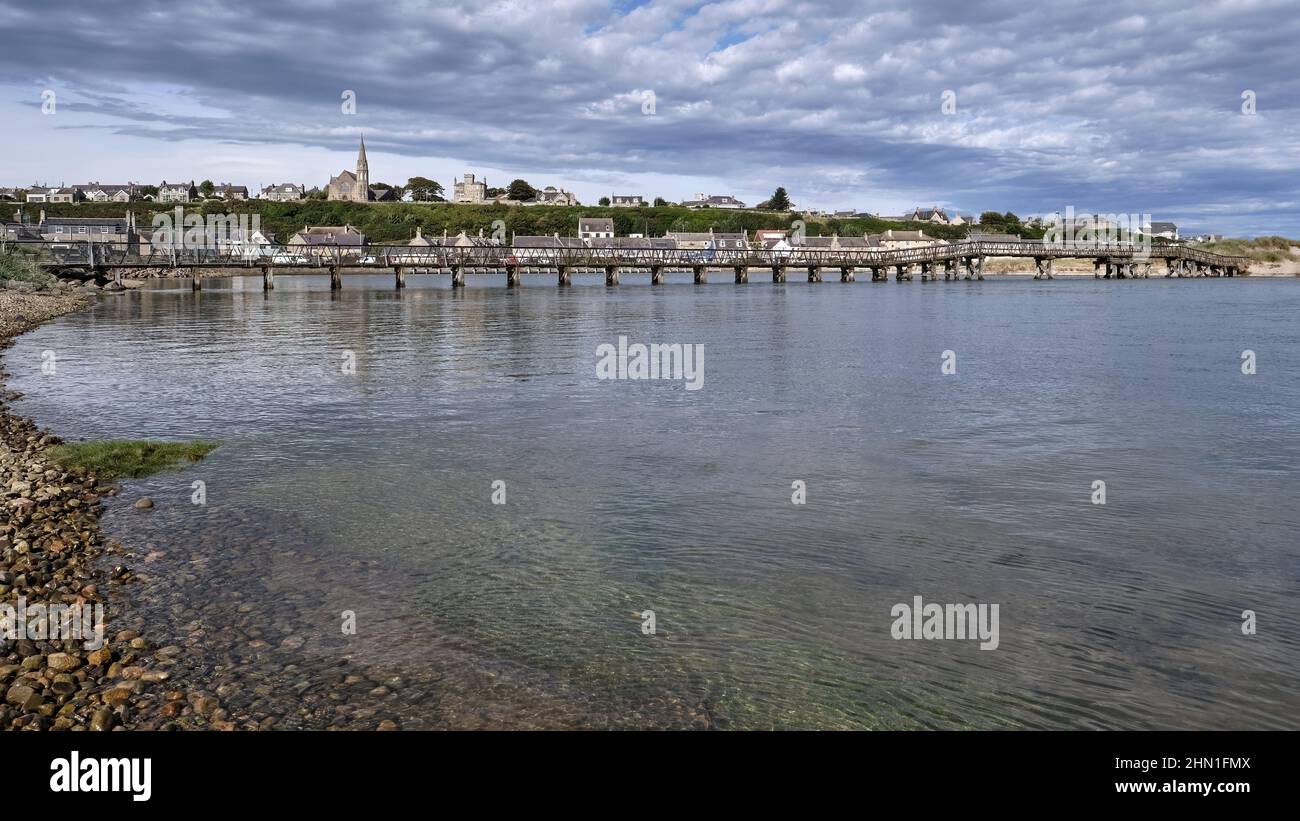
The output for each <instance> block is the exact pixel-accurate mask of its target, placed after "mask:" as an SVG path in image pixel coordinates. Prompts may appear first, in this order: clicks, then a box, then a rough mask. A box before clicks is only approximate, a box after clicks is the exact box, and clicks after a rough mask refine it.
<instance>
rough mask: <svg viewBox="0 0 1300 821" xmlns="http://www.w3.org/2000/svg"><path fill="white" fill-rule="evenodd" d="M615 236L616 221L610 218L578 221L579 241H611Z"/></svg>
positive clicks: (586, 218)
mask: <svg viewBox="0 0 1300 821" xmlns="http://www.w3.org/2000/svg"><path fill="white" fill-rule="evenodd" d="M612 236H614V220H612V219H609V218H608V217H582V218H580V219H579V220H578V239H609V238H610V237H612Z"/></svg>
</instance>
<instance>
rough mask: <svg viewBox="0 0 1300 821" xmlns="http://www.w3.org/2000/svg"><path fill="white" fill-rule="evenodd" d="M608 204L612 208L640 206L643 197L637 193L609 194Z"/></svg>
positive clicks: (642, 202)
mask: <svg viewBox="0 0 1300 821" xmlns="http://www.w3.org/2000/svg"><path fill="white" fill-rule="evenodd" d="M609 204H610V205H611V206H612V207H614V208H640V207H641V206H643V205H645V198H644V197H642V196H641V195H639V194H611V195H610V197H609Z"/></svg>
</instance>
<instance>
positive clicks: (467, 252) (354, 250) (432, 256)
mask: <svg viewBox="0 0 1300 821" xmlns="http://www.w3.org/2000/svg"><path fill="white" fill-rule="evenodd" d="M5 245H6V247H10V248H16V249H18V250H19V251H20V252H23V253H28V254H30V255H32V256H33V258H34V259H35V260H36V261H37V262H38V263H39V264H40V265H42V266H45V267H47V268H56V269H69V268H89V269H94V268H121V267H132V268H153V267H157V268H188V267H193V268H213V267H231V268H233V267H257V268H260V267H277V268H279V267H321V268H324V267H329V266H337V267H355V268H392V267H396V266H409V267H414V268H420V267H424V268H439V269H445V268H452V267H470V268H473V267H481V268H505V267H511V266H518V267H521V268H529V267H544V268H559V267H569V268H581V267H590V268H603V267H610V266H615V267H640V268H651V267H656V266H657V267H679V268H692V267H698V266H703V267H740V266H747V267H788V268H798V267H809V268H814V267H815V268H822V267H824V268H845V267H853V268H883V267H887V266H891V265H913V264H918V263H925V262H937V261H943V260H960V259H969V258H982V257H1033V258H1046V257H1051V258H1058V259H1059V258H1061V257H1084V258H1088V257H1097V258H1109V257H1117V258H1135V257H1137V258H1141V257H1140V256H1139V255H1146V256H1149V257H1152V258H1164V259H1178V260H1189V261H1192V262H1196V263H1199V264H1203V265H1214V266H1220V267H1236V268H1240V269H1244V268H1245V267H1247V265H1248V264H1249V261H1248V260H1247V259H1246V258H1245V257H1232V256H1224V255H1220V254H1214V253H1211V252H1209V251H1203V250H1201V249H1197V248H1189V247H1187V246H1185V245H1154V246H1144V245H1141V244H1134V243H1127V242H1108V243H1104V242H1050V243H1045V242H1043V241H1041V240H1008V241H1000V240H960V241H956V242H936V243H929V244H925V245H916V246H913V247H907V248H879V247H871V248H859V247H853V248H821V247H819V248H808V247H801V246H795V247H793V248H784V249H743V248H740V249H714V248H699V249H691V248H656V247H653V246H649V245H647V246H645V247H627V246H623V247H617V248H602V247H591V248H587V247H557V248H531V247H528V248H525V247H520V248H515V247H511V246H469V247H454V246H429V247H423V246H410V245H372V246H367V247H357V246H337V245H309V246H308V245H271V246H250V247H226V248H213V247H181V248H171V247H161V246H154V245H150V244H148V243H144V244H133V243H118V242H85V241H71V242H34V241H9V242H6V243H5Z"/></svg>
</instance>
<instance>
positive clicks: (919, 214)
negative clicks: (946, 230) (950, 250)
mask: <svg viewBox="0 0 1300 821" xmlns="http://www.w3.org/2000/svg"><path fill="white" fill-rule="evenodd" d="M906 220H907V221H908V222H932V223H934V224H935V225H953V224H954V223H953V222H952V220H950V219H948V212H946V211H944V210H943V209H942V208H939V207H938V206H935V207H934V208H915V209H913V210H912V213H911V214H908V215H907V217H906Z"/></svg>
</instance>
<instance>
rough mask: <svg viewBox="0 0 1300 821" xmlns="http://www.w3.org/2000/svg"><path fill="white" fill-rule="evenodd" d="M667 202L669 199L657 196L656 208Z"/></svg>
mask: <svg viewBox="0 0 1300 821" xmlns="http://www.w3.org/2000/svg"><path fill="white" fill-rule="evenodd" d="M667 204H668V200H666V199H664V198H663V197H655V204H654V207H655V208H660V207H662V206H665V205H667Z"/></svg>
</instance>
